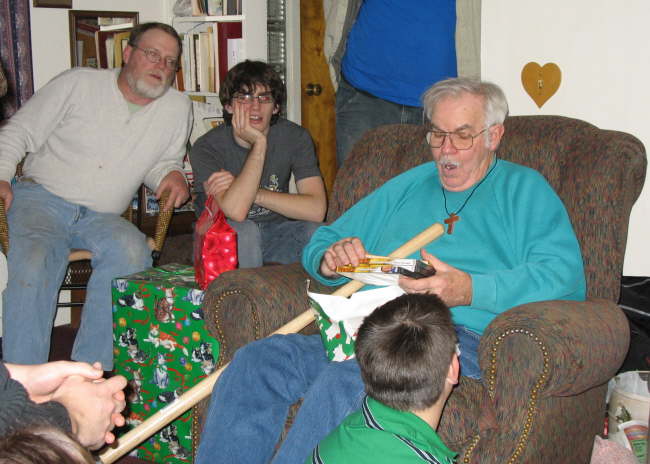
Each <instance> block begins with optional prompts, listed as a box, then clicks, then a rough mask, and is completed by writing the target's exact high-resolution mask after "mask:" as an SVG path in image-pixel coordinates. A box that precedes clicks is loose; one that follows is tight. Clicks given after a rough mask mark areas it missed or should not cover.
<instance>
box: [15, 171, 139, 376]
mask: <svg viewBox="0 0 650 464" xmlns="http://www.w3.org/2000/svg"><path fill="white" fill-rule="evenodd" d="M13 193H14V200H13V203H12V205H11V208H10V209H9V213H8V216H7V219H8V223H9V231H10V246H9V256H8V257H7V259H8V269H9V282H8V286H7V289H6V290H5V293H4V299H3V317H2V322H3V327H2V353H3V357H4V361H6V362H11V363H18V364H38V363H43V362H47V359H48V354H49V350H50V335H51V332H52V325H53V323H54V316H55V312H56V301H57V298H58V292H59V287H60V286H61V282H62V281H63V277H64V275H65V272H66V268H67V266H68V254H69V252H70V249H71V248H83V249H87V250H90V251H91V252H92V254H93V259H92V261H91V264H92V268H93V271H92V274H91V276H90V280H89V281H88V286H87V289H86V301H85V304H84V307H83V311H82V314H81V325H80V327H79V331H78V333H77V338H76V339H75V343H74V346H73V349H72V359H74V360H77V361H86V362H89V363H92V362H95V361H99V362H101V363H102V366H103V368H104V370H110V369H112V366H113V328H112V327H113V321H112V304H111V280H112V279H113V278H114V277H118V276H124V275H127V274H131V273H134V272H138V271H142V270H143V269H146V268H147V267H150V266H151V251H150V250H149V248H148V246H147V243H146V238H145V236H144V235H143V234H142V233H141V232H140V231H139V230H138V229H137V228H136V227H135V226H134V225H133V224H131V223H129V222H128V221H126V220H125V219H123V218H122V217H120V216H119V215H117V214H108V213H97V212H95V211H92V210H89V209H88V208H86V207H84V206H79V205H75V204H73V203H69V202H67V201H65V200H64V199H62V198H60V197H58V196H56V195H53V194H51V193H49V192H48V191H47V190H45V189H44V188H43V187H42V186H40V185H38V184H34V183H31V182H19V183H17V184H16V185H15V186H14V187H13Z"/></svg>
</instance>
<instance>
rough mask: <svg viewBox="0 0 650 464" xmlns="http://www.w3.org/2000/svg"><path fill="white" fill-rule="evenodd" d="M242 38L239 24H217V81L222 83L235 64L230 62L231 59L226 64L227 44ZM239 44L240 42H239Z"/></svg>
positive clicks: (231, 45)
mask: <svg viewBox="0 0 650 464" xmlns="http://www.w3.org/2000/svg"><path fill="white" fill-rule="evenodd" d="M241 38H242V26H241V22H233V23H229V22H225V23H217V40H218V48H217V50H218V60H219V81H220V82H223V80H224V79H225V78H226V74H228V70H229V69H230V67H232V65H234V64H236V63H233V62H232V59H233V58H232V57H231V61H230V63H229V62H228V48H229V44H228V42H229V41H231V40H235V39H241ZM239 42H241V41H239ZM233 46H234V44H230V47H233Z"/></svg>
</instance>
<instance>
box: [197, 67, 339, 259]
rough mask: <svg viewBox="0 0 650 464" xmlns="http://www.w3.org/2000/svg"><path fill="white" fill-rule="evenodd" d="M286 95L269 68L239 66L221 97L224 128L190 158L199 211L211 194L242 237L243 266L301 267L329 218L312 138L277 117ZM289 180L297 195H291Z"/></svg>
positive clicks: (216, 130)
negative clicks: (313, 239)
mask: <svg viewBox="0 0 650 464" xmlns="http://www.w3.org/2000/svg"><path fill="white" fill-rule="evenodd" d="M285 93H286V92H285V86H284V83H283V82H282V80H281V79H280V76H278V74H277V73H276V72H275V71H274V70H273V68H272V67H271V66H270V65H268V64H266V63H263V62H260V61H248V60H247V61H244V62H242V63H239V64H237V65H236V66H234V67H233V68H232V69H231V70H230V71H229V72H228V75H227V76H226V79H225V80H224V82H223V83H222V85H221V89H220V92H219V99H220V100H221V104H222V105H223V107H224V110H225V111H224V119H225V121H226V124H224V125H221V126H219V127H216V128H214V129H212V130H211V131H209V132H208V133H207V134H205V135H203V136H202V137H201V138H199V139H198V140H197V141H196V143H195V144H194V146H193V147H192V151H191V152H190V162H191V164H192V170H193V171H194V179H195V191H196V194H197V195H196V201H195V204H196V213H197V215H200V214H201V212H202V211H203V208H204V205H205V200H206V198H207V196H208V195H213V196H214V198H215V200H216V201H217V204H218V205H219V207H220V208H221V209H222V210H223V212H224V214H225V215H226V218H228V222H229V224H230V225H231V226H232V227H233V228H234V229H235V230H236V232H237V252H238V260H239V267H241V268H247V267H258V266H261V265H262V264H263V263H268V262H277V263H283V264H286V263H293V262H297V261H299V260H300V256H301V252H302V249H303V247H304V245H305V244H306V243H307V242H308V241H309V238H310V237H311V235H312V233H313V232H314V230H315V229H316V228H317V227H318V226H319V225H320V222H321V221H322V220H323V218H324V217H325V209H326V197H325V187H324V184H323V180H322V177H321V173H320V170H319V168H318V163H317V160H316V155H315V154H314V145H313V142H312V140H311V137H310V136H309V133H308V132H307V131H306V130H305V129H303V128H302V127H300V126H298V125H296V124H294V123H292V122H290V121H287V120H286V119H284V118H282V117H280V113H281V110H282V105H283V104H284V99H285ZM291 174H293V175H294V177H295V180H296V188H297V190H298V192H297V193H289V179H290V177H291Z"/></svg>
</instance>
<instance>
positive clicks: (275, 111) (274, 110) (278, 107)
mask: <svg viewBox="0 0 650 464" xmlns="http://www.w3.org/2000/svg"><path fill="white" fill-rule="evenodd" d="M279 112H280V106H279V105H273V114H278V113H279Z"/></svg>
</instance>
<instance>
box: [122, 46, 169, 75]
mask: <svg viewBox="0 0 650 464" xmlns="http://www.w3.org/2000/svg"><path fill="white" fill-rule="evenodd" d="M131 46H132V47H133V48H137V49H138V50H140V51H141V52H142V53H144V56H146V57H147V59H148V60H149V62H151V63H153V64H158V63H160V61H161V60H163V59H164V61H165V67H166V68H167V69H173V70H174V71H176V69H178V60H177V59H175V58H169V57H168V58H163V57H162V55H161V54H160V52H159V51H158V50H155V49H153V48H140V47H138V46H137V45H131Z"/></svg>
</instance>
